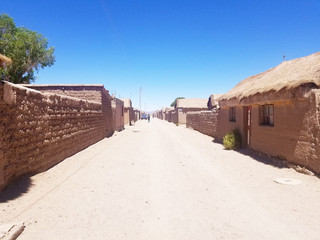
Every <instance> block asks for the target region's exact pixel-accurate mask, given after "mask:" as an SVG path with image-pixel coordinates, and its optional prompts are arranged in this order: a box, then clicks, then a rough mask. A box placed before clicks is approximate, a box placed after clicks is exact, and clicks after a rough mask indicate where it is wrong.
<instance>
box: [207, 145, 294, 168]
mask: <svg viewBox="0 0 320 240" xmlns="http://www.w3.org/2000/svg"><path fill="white" fill-rule="evenodd" d="M212 142H213V143H219V144H222V141H221V140H219V139H213V140H212ZM225 151H231V150H226V149H225ZM235 151H236V152H238V153H240V154H243V155H245V156H248V157H250V158H252V159H253V160H255V161H257V162H260V163H263V164H266V165H271V166H273V167H277V168H290V163H289V162H288V161H287V160H284V159H280V158H276V157H271V156H269V155H266V154H264V153H261V152H258V151H255V150H252V149H249V148H240V149H238V150H235Z"/></svg>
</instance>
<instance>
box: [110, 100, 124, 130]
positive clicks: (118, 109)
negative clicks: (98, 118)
mask: <svg viewBox="0 0 320 240" xmlns="http://www.w3.org/2000/svg"><path fill="white" fill-rule="evenodd" d="M123 104H124V103H123V101H121V100H120V99H118V98H114V99H113V100H112V102H111V105H112V114H113V116H112V119H113V129H114V130H115V131H121V130H123V129H124V105H123Z"/></svg>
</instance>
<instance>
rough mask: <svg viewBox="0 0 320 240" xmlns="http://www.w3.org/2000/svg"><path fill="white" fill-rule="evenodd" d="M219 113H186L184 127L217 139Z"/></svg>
mask: <svg viewBox="0 0 320 240" xmlns="http://www.w3.org/2000/svg"><path fill="white" fill-rule="evenodd" d="M218 119H219V113H218V112H217V111H200V112H188V113H187V117H186V127H188V128H192V129H194V130H197V131H199V132H201V133H203V134H206V135H208V136H211V137H214V138H216V137H219V133H218V130H219V121H218Z"/></svg>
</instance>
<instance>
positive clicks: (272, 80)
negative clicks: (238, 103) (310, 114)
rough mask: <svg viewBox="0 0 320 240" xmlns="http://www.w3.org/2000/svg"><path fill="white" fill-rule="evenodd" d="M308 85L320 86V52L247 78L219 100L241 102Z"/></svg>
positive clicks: (286, 62) (285, 62)
mask: <svg viewBox="0 0 320 240" xmlns="http://www.w3.org/2000/svg"><path fill="white" fill-rule="evenodd" d="M306 83H313V84H315V85H317V86H320V52H317V53H314V54H312V55H309V56H306V57H302V58H297V59H294V60H291V61H284V62H282V63H281V64H280V65H278V66H276V67H274V68H271V69H269V70H268V71H265V72H263V73H260V74H257V75H254V76H252V77H249V78H246V79H244V80H243V81H242V82H240V83H239V84H238V85H236V86H235V87H234V88H232V89H231V90H230V91H229V92H227V93H225V94H223V95H222V96H221V97H220V98H219V100H230V99H232V98H235V99H237V100H241V99H243V98H246V97H250V96H253V95H255V94H262V93H267V92H271V91H272V92H279V91H280V90H284V89H287V90H289V89H293V88H296V87H298V86H300V85H301V84H306Z"/></svg>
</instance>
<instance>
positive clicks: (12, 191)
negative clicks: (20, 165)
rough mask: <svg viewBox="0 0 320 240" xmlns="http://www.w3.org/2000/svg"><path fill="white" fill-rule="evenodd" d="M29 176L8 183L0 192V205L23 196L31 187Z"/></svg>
mask: <svg viewBox="0 0 320 240" xmlns="http://www.w3.org/2000/svg"><path fill="white" fill-rule="evenodd" d="M31 176H32V175H31V174H28V175H23V176H21V177H18V178H17V179H15V180H13V181H12V182H10V183H9V184H8V185H7V186H6V187H5V188H4V189H3V190H2V191H1V192H0V203H5V202H7V201H10V200H14V199H16V198H18V197H20V196H22V195H23V194H25V193H27V192H28V191H29V189H30V187H32V185H33V184H32V180H31Z"/></svg>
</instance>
